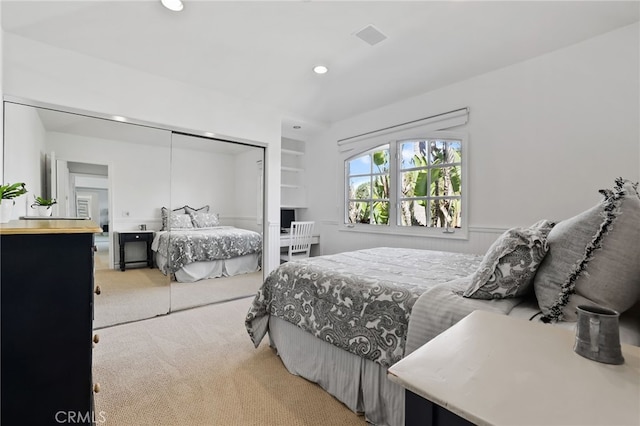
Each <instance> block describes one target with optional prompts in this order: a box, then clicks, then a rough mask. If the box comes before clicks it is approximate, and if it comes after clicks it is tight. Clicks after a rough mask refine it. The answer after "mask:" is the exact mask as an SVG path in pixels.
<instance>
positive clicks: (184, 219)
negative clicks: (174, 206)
mask: <svg viewBox="0 0 640 426" xmlns="http://www.w3.org/2000/svg"><path fill="white" fill-rule="evenodd" d="M168 223H169V230H170V231H177V230H184V229H193V223H191V216H189V215H188V214H175V213H172V214H171V215H170V216H169V222H168Z"/></svg>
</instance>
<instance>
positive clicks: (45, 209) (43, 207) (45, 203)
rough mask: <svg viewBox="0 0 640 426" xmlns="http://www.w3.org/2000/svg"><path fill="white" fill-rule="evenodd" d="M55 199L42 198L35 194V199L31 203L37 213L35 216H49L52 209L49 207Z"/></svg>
mask: <svg viewBox="0 0 640 426" xmlns="http://www.w3.org/2000/svg"><path fill="white" fill-rule="evenodd" d="M56 203H57V201H56V199H55V198H50V199H49V198H44V197H40V196H37V197H35V201H34V203H33V204H31V208H32V209H36V211H37V212H38V214H37V215H36V216H51V212H52V211H53V209H52V208H51V207H52V206H53V205H54V204H56Z"/></svg>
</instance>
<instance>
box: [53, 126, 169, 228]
mask: <svg viewBox="0 0 640 426" xmlns="http://www.w3.org/2000/svg"><path fill="white" fill-rule="evenodd" d="M166 137H167V140H166V141H164V143H163V144H159V145H158V146H150V145H143V144H135V143H128V142H122V141H114V140H107V139H97V138H88V137H83V136H77V135H71V134H68V133H58V132H48V133H47V143H46V149H47V152H51V151H53V152H55V154H56V158H58V159H62V160H67V161H75V162H80V163H92V164H103V165H107V166H108V167H109V181H110V184H111V187H110V188H109V193H110V196H111V198H112V201H111V202H112V211H111V221H112V223H111V228H110V231H123V230H135V229H137V226H138V224H141V223H146V224H148V228H149V229H152V230H159V229H160V226H161V218H160V208H161V207H163V206H168V205H169V203H170V198H169V195H170V193H169V189H170V180H169V177H170V173H169V168H170V162H169V161H170V158H171V156H170V143H171V139H170V138H171V134H170V133H169V132H167V135H166ZM125 212H128V213H129V215H128V216H127V215H126V214H125Z"/></svg>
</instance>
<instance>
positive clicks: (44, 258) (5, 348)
mask: <svg viewBox="0 0 640 426" xmlns="http://www.w3.org/2000/svg"><path fill="white" fill-rule="evenodd" d="M100 231H101V230H100V228H99V227H98V226H96V225H95V224H94V223H93V222H91V221H88V220H18V221H11V222H9V223H4V224H0V258H1V260H0V291H1V293H0V297H1V298H0V303H1V311H0V315H1V320H0V321H1V322H0V329H1V333H2V334H1V335H0V338H1V355H0V356H1V358H0V399H1V403H2V405H1V407H2V409H1V423H2V425H3V426H4V425H7V426H9V425H55V424H65V423H67V424H92V423H93V420H94V413H93V386H94V385H93V383H92V377H91V367H92V344H93V340H94V339H95V340H97V336H95V337H94V336H93V294H94V282H93V273H94V271H93V254H94V239H93V238H94V235H93V234H94V233H96V232H100Z"/></svg>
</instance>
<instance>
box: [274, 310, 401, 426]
mask: <svg viewBox="0 0 640 426" xmlns="http://www.w3.org/2000/svg"><path fill="white" fill-rule="evenodd" d="M269 341H270V344H271V346H272V347H274V348H275V349H276V350H277V352H278V355H279V356H280V358H281V359H282V363H283V364H284V365H285V367H286V368H287V370H289V372H290V373H291V374H295V375H297V376H301V377H304V378H305V379H307V380H310V381H312V382H315V383H317V384H318V385H320V387H322V388H323V389H324V390H326V391H327V392H329V393H330V394H331V395H333V396H335V397H336V398H337V399H338V400H340V401H341V402H342V403H344V404H345V405H346V406H347V407H348V408H349V409H350V410H352V411H353V412H356V413H364V415H365V418H366V420H367V421H368V422H370V423H372V424H374V425H381V426H382V425H388V426H402V425H404V388H402V387H401V386H400V385H398V384H396V383H393V382H392V381H390V380H389V379H388V378H387V369H386V368H384V367H382V366H381V365H380V364H377V363H375V362H373V361H370V360H367V359H364V358H361V357H359V356H357V355H354V354H352V353H350V352H347V351H345V350H343V349H340V348H338V347H336V346H333V345H331V344H329V343H327V342H323V341H322V340H320V339H318V338H316V337H314V336H313V335H312V334H311V333H308V332H306V331H304V330H302V329H300V328H298V327H296V326H295V325H293V324H291V323H289V322H287V321H284V320H282V319H279V318H275V317H270V318H269Z"/></svg>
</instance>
